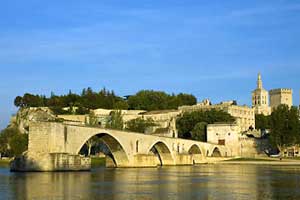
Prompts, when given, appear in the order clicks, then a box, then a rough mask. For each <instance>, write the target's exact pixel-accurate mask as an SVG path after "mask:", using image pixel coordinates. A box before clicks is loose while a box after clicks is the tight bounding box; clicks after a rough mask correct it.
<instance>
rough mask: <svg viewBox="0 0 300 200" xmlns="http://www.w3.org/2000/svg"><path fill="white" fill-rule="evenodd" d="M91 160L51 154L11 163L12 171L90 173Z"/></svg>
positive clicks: (75, 156) (64, 154)
mask: <svg viewBox="0 0 300 200" xmlns="http://www.w3.org/2000/svg"><path fill="white" fill-rule="evenodd" d="M90 169H91V159H90V158H87V157H82V156H80V155H70V154H68V153H50V154H45V155H43V156H42V157H36V158H29V157H27V156H21V157H18V158H16V159H15V160H13V161H12V163H11V171H20V172H25V171H89V170H90Z"/></svg>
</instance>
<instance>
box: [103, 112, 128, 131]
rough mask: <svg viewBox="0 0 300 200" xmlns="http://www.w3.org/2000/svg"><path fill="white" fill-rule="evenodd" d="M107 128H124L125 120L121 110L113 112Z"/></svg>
mask: <svg viewBox="0 0 300 200" xmlns="http://www.w3.org/2000/svg"><path fill="white" fill-rule="evenodd" d="M106 128H110V129H117V130H123V128H124V122H123V117H122V113H121V111H113V112H111V114H110V120H109V121H108V123H107V124H106Z"/></svg>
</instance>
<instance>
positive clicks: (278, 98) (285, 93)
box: [269, 88, 293, 111]
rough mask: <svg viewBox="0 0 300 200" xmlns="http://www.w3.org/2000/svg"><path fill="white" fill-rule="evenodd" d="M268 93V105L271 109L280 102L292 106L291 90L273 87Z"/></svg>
mask: <svg viewBox="0 0 300 200" xmlns="http://www.w3.org/2000/svg"><path fill="white" fill-rule="evenodd" d="M269 93H270V106H271V108H272V111H273V110H274V109H275V108H277V107H278V106H279V105H281V104H285V105H288V106H289V107H292V105H293V90H292V89H286V88H279V89H273V90H270V91H269Z"/></svg>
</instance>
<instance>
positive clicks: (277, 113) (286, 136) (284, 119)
mask: <svg viewBox="0 0 300 200" xmlns="http://www.w3.org/2000/svg"><path fill="white" fill-rule="evenodd" d="M270 128H271V133H270V141H271V143H272V144H273V145H274V146H277V147H278V148H279V149H281V148H282V147H283V146H289V145H294V144H299V143H300V121H299V110H298V108H297V107H292V108H289V107H288V106H287V105H280V106H279V107H278V108H277V109H275V110H274V111H273V112H272V114H271V117H270Z"/></svg>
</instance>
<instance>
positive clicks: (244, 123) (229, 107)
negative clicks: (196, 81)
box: [178, 100, 255, 131]
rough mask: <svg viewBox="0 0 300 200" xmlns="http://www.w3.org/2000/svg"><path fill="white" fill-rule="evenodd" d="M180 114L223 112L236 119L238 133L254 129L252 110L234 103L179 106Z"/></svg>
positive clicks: (206, 101)
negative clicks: (209, 111)
mask: <svg viewBox="0 0 300 200" xmlns="http://www.w3.org/2000/svg"><path fill="white" fill-rule="evenodd" d="M178 109H179V110H180V111H181V112H193V111H199V110H212V109H216V110H223V111H224V112H227V113H228V114H230V115H231V116H233V117H234V118H236V124H237V125H238V127H239V128H240V131H247V130H249V129H255V114H254V109H252V108H249V107H247V106H239V105H237V103H236V101H227V102H221V103H219V104H215V105H212V104H211V103H210V102H209V101H208V100H204V101H203V102H202V103H198V104H197V105H193V106H181V107H179V108H178Z"/></svg>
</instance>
